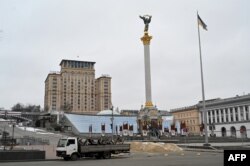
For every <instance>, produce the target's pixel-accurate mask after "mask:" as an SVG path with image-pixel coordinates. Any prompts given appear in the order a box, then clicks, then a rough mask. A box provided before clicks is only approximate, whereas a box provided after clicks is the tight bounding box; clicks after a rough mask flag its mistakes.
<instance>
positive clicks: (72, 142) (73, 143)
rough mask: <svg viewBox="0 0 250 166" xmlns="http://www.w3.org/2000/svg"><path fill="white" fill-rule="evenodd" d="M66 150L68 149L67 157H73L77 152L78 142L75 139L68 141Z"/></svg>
mask: <svg viewBox="0 0 250 166" xmlns="http://www.w3.org/2000/svg"><path fill="white" fill-rule="evenodd" d="M66 149H67V155H71V154H73V153H74V152H77V144H76V140H75V139H68V142H67V146H66Z"/></svg>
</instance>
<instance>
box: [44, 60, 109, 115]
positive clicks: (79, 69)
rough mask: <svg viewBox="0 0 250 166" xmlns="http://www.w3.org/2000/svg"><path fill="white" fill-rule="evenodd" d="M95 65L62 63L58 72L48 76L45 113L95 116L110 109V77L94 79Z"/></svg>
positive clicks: (81, 62) (65, 61)
mask: <svg viewBox="0 0 250 166" xmlns="http://www.w3.org/2000/svg"><path fill="white" fill-rule="evenodd" d="M94 64H95V62H87V61H75V60H62V61H61V63H60V66H61V71H60V72H52V73H50V74H48V76H47V78H46V80H45V98H44V108H45V110H47V111H49V112H51V111H65V112H77V113H87V112H88V113H96V112H97V111H101V110H104V109H107V108H108V107H109V108H110V105H111V77H108V76H102V77H100V78H98V79H95V68H94ZM106 103H108V104H107V105H105V104H106Z"/></svg>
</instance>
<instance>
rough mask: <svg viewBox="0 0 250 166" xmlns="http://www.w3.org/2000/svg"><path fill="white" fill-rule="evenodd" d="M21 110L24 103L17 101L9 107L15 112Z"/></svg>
mask: <svg viewBox="0 0 250 166" xmlns="http://www.w3.org/2000/svg"><path fill="white" fill-rule="evenodd" d="M23 110H24V105H23V104H21V103H17V104H15V105H14V106H13V107H12V108H11V111H16V112H22V111H23Z"/></svg>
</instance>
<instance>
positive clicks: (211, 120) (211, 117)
mask: <svg viewBox="0 0 250 166" xmlns="http://www.w3.org/2000/svg"><path fill="white" fill-rule="evenodd" d="M209 112H210V122H211V124H212V123H213V122H214V120H213V110H210V111H209Z"/></svg>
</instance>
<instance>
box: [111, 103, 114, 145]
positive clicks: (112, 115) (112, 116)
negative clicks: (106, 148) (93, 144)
mask: <svg viewBox="0 0 250 166" xmlns="http://www.w3.org/2000/svg"><path fill="white" fill-rule="evenodd" d="M113 108H114V107H113V106H111V111H112V114H111V124H112V128H111V130H112V140H113V137H114V109H113Z"/></svg>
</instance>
